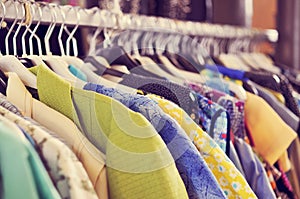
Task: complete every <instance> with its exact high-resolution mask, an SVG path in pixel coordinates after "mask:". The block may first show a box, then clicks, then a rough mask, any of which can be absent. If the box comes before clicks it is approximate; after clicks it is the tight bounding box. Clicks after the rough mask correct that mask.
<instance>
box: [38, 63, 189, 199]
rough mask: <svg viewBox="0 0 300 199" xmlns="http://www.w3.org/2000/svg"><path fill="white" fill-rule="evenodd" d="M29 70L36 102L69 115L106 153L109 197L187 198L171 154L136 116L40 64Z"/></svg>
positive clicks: (158, 137)
mask: <svg viewBox="0 0 300 199" xmlns="http://www.w3.org/2000/svg"><path fill="white" fill-rule="evenodd" d="M34 70H35V72H36V74H37V86H38V93H39V97H40V100H41V101H42V102H43V103H45V104H47V105H48V106H50V107H51V108H53V109H55V110H57V111H59V112H61V113H62V114H64V115H66V116H67V117H69V118H70V119H72V120H73V121H74V122H75V123H76V124H77V125H78V127H79V128H80V129H81V130H82V132H84V133H85V135H86V137H87V138H88V139H89V140H90V141H91V142H92V143H93V144H94V145H95V146H96V147H97V148H98V149H99V150H101V151H102V152H104V153H105V154H106V165H107V172H108V181H109V191H110V198H118V199H122V198H126V199H128V198H155V199H156V198H170V199H171V198H172V199H173V198H180V199H184V198H188V196H187V193H186V190H185V186H184V184H183V182H182V180H181V178H180V175H179V173H178V171H177V169H176V166H175V163H174V160H173V158H172V156H171V154H170V152H169V151H168V149H167V147H166V145H165V144H164V142H163V140H162V139H161V137H160V136H159V135H158V133H157V132H156V130H155V129H154V127H153V126H152V125H151V124H150V123H149V122H148V121H147V120H146V119H145V118H144V117H143V116H142V115H141V114H139V113H136V112H133V111H131V110H130V109H128V108H127V107H125V106H124V105H123V104H121V103H120V102H118V101H116V100H114V99H112V98H110V97H107V96H104V95H101V94H98V93H95V92H92V91H84V90H82V89H77V88H73V87H71V85H70V83H68V82H66V81H65V80H63V79H61V78H59V77H58V76H57V75H56V74H55V73H54V72H52V71H51V70H49V69H48V68H46V67H44V66H38V67H36V68H35V69H34Z"/></svg>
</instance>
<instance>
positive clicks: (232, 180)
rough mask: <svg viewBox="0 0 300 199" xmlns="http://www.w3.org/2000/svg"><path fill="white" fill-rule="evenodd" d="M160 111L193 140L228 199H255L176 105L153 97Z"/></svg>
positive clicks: (213, 144) (216, 148)
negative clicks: (172, 119) (176, 123)
mask: <svg viewBox="0 0 300 199" xmlns="http://www.w3.org/2000/svg"><path fill="white" fill-rule="evenodd" d="M147 96H148V97H150V98H151V99H153V100H155V101H156V102H157V103H158V105H159V106H160V107H161V109H162V110H163V111H164V112H165V113H167V114H168V115H170V116H171V117H173V118H174V119H175V120H176V121H177V122H178V123H179V124H180V126H181V127H182V128H183V129H184V130H185V132H186V133H187V135H188V136H189V137H190V139H191V140H193V143H194V144H195V145H196V147H197V149H198V150H199V152H200V153H201V155H202V157H203V158H204V160H205V161H206V163H207V165H208V167H209V168H210V169H211V171H212V172H213V174H214V175H215V177H216V178H217V181H218V183H219V185H220V186H221V188H222V190H223V191H224V193H225V195H226V197H228V198H256V196H255V194H254V193H253V191H252V190H251V188H250V187H249V185H248V184H247V181H246V180H245V179H244V177H243V176H242V174H241V173H240V172H239V171H238V170H237V169H236V167H235V166H234V165H233V163H232V162H231V161H230V160H229V158H228V157H227V156H226V154H225V153H224V152H223V150H222V149H221V148H220V147H219V146H218V144H217V143H216V142H215V141H214V140H213V139H212V138H211V137H209V135H208V134H207V133H205V132H204V131H203V130H202V129H201V128H200V127H199V126H198V125H197V124H196V123H195V122H193V120H192V119H191V118H190V117H189V116H188V115H187V114H186V113H185V112H184V111H183V110H182V109H181V108H179V107H178V106H177V105H175V104H174V103H172V102H169V101H167V100H164V99H161V98H158V97H157V96H154V95H147Z"/></svg>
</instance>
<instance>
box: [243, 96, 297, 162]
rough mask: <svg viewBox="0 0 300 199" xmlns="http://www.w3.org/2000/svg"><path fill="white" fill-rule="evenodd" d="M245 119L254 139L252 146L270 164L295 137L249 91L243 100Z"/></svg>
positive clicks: (260, 100)
mask: <svg viewBox="0 0 300 199" xmlns="http://www.w3.org/2000/svg"><path fill="white" fill-rule="evenodd" d="M245 121H246V126H247V129H248V130H249V132H250V134H251V137H252V139H253V141H254V148H255V149H256V151H257V152H258V154H260V155H261V156H262V157H263V158H264V159H265V160H266V161H267V162H268V163H269V164H271V165H273V164H274V163H275V162H276V161H277V160H278V159H279V157H280V156H281V155H282V154H283V153H284V152H285V150H287V148H288V147H289V145H290V144H291V142H292V141H293V140H294V139H295V138H296V137H297V134H296V133H295V132H294V131H293V130H292V129H291V128H290V127H289V126H288V125H287V124H286V123H284V122H283V121H282V119H281V118H280V117H279V116H278V114H277V113H276V112H275V111H274V110H273V109H272V108H271V107H270V106H269V104H267V103H266V102H265V101H264V100H263V99H262V98H260V97H258V96H256V95H253V94H251V93H247V100H246V101H245Z"/></svg>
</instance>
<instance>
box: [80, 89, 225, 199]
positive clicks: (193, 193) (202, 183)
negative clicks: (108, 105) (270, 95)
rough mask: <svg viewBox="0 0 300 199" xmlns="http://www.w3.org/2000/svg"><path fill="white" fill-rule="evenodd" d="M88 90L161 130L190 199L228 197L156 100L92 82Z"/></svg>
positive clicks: (189, 142) (177, 126)
mask: <svg viewBox="0 0 300 199" xmlns="http://www.w3.org/2000/svg"><path fill="white" fill-rule="evenodd" d="M84 89H85V90H92V91H95V92H97V93H100V94H104V95H106V96H109V97H113V98H114V99H116V100H118V101H120V102H121V103H122V104H124V105H125V106H127V107H129V108H130V109H131V110H133V111H136V112H139V113H141V114H142V115H144V116H145V117H146V118H147V119H148V121H150V122H151V124H152V125H153V126H154V128H155V129H156V130H157V131H158V133H159V135H160V136H161V137H162V139H163V140H164V142H165V143H166V144H167V147H168V149H169V151H170V152H171V154H172V156H173V158H174V160H175V163H176V167H177V169H178V171H179V174H180V176H181V178H182V180H183V182H184V184H185V187H186V189H187V192H188V195H189V198H190V199H193V198H199V199H200V198H225V195H223V192H222V190H221V188H220V187H219V185H218V183H217V181H216V179H215V177H214V176H213V175H212V173H211V171H210V170H209V168H208V166H207V164H206V163H205V162H204V160H203V158H202V157H201V156H200V153H199V152H198V150H197V149H196V147H195V146H194V145H193V143H192V142H191V140H190V139H189V137H187V135H186V134H185V132H184V131H183V129H182V128H181V127H180V126H179V125H178V123H177V122H176V121H175V120H174V119H173V118H171V117H170V116H168V115H166V114H165V113H164V112H163V111H162V110H161V109H160V107H159V106H158V104H157V103H155V102H154V101H153V100H151V99H149V98H147V97H145V96H141V95H133V94H129V93H124V92H121V91H119V90H117V89H114V88H106V87H104V86H101V85H97V84H92V83H88V84H86V85H85V86H84Z"/></svg>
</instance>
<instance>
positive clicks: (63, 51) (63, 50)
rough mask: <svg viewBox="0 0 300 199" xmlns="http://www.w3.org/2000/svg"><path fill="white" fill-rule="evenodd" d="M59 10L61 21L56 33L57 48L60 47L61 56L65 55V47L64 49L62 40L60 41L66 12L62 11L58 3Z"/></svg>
mask: <svg viewBox="0 0 300 199" xmlns="http://www.w3.org/2000/svg"><path fill="white" fill-rule="evenodd" d="M58 8H59V10H60V15H61V17H62V23H61V26H60V29H59V33H58V44H59V48H60V53H61V55H62V56H65V55H66V54H65V49H64V45H63V42H62V33H63V30H64V27H65V22H66V14H65V13H64V12H63V10H62V8H61V6H60V5H59V6H58Z"/></svg>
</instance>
